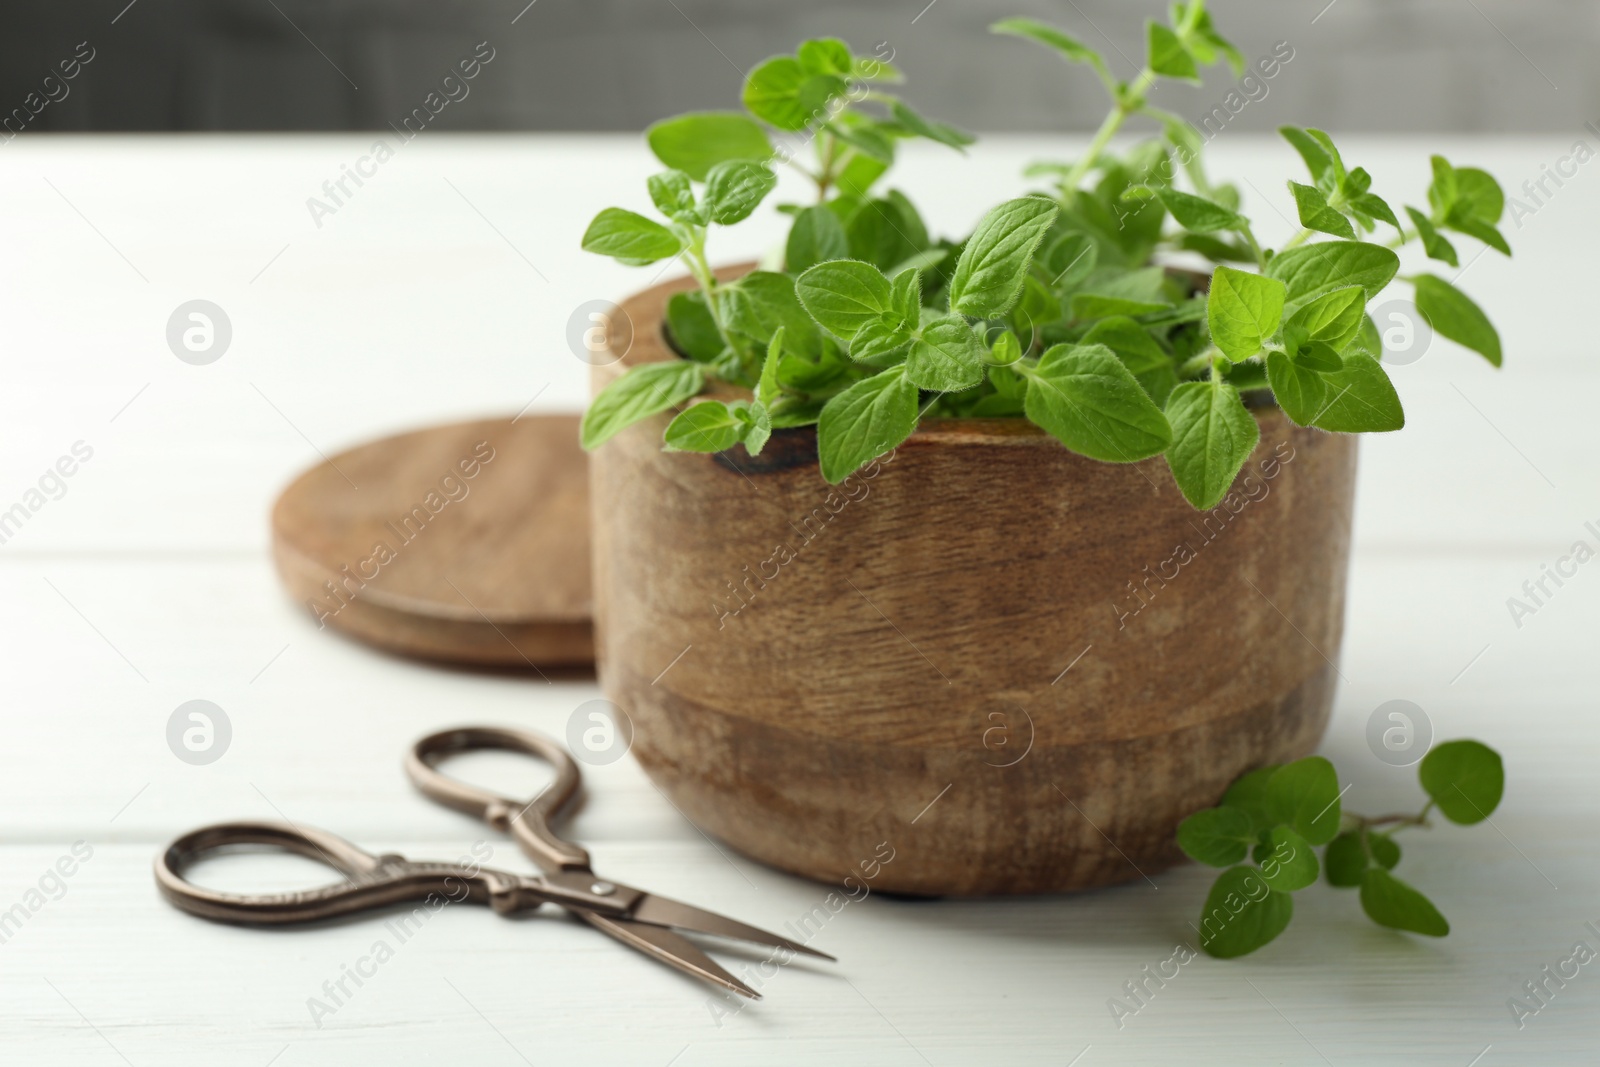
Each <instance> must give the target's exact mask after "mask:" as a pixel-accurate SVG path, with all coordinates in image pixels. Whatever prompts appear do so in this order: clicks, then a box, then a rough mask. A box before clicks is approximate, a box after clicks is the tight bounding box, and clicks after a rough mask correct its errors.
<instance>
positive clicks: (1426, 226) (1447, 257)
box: [1406, 205, 1461, 267]
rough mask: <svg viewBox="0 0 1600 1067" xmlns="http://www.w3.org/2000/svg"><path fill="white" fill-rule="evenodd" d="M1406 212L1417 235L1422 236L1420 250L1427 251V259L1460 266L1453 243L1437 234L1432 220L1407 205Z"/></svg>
mask: <svg viewBox="0 0 1600 1067" xmlns="http://www.w3.org/2000/svg"><path fill="white" fill-rule="evenodd" d="M1406 214H1407V215H1410V216H1411V222H1412V224H1413V225H1415V226H1416V228H1417V236H1418V237H1421V238H1422V250H1423V251H1424V252H1426V253H1428V258H1429V259H1437V260H1439V261H1440V262H1441V263H1448V264H1450V265H1451V266H1452V267H1459V266H1461V261H1460V260H1459V259H1458V258H1457V257H1456V248H1455V245H1453V244H1451V243H1450V242H1449V241H1448V240H1446V239H1445V238H1444V237H1441V236H1440V235H1439V231H1438V230H1436V229H1434V226H1433V221H1432V220H1431V219H1429V218H1428V216H1426V215H1424V214H1423V213H1422V212H1420V211H1418V210H1417V209H1416V208H1414V207H1411V206H1409V205H1407V207H1406Z"/></svg>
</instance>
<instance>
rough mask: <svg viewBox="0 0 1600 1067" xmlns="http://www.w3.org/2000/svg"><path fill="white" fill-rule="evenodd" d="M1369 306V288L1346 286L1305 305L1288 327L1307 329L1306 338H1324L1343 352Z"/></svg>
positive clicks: (1321, 339) (1327, 342)
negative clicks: (1367, 293) (1367, 294)
mask: <svg viewBox="0 0 1600 1067" xmlns="http://www.w3.org/2000/svg"><path fill="white" fill-rule="evenodd" d="M1366 309H1367V300H1366V290H1365V289H1362V288H1361V286H1359V285H1351V286H1346V287H1345V288H1343V289H1335V290H1334V291H1333V292H1331V293H1327V294H1325V295H1323V296H1319V297H1317V298H1316V299H1315V300H1312V301H1310V302H1309V303H1307V304H1305V305H1304V306H1302V307H1301V308H1300V310H1299V311H1297V312H1295V313H1294V314H1293V315H1291V316H1290V317H1289V322H1288V326H1289V327H1291V328H1293V327H1298V328H1300V329H1302V330H1304V331H1305V334H1306V336H1305V340H1309V341H1322V342H1324V343H1326V344H1327V345H1328V346H1329V347H1330V348H1332V349H1333V350H1334V351H1335V352H1342V351H1344V349H1345V348H1346V347H1347V346H1348V345H1349V344H1350V342H1351V341H1353V340H1355V336H1356V334H1357V333H1358V332H1360V330H1361V322H1362V319H1363V318H1364V317H1365V315H1366ZM1333 369H1337V367H1335V368H1333Z"/></svg>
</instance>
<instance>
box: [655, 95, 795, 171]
mask: <svg viewBox="0 0 1600 1067" xmlns="http://www.w3.org/2000/svg"><path fill="white" fill-rule="evenodd" d="M645 139H646V140H647V141H648V142H649V144H650V150H651V151H652V152H654V153H655V154H656V158H657V159H659V160H661V162H662V163H664V164H666V165H667V166H669V167H672V168H674V169H676V170H681V171H683V172H684V173H685V174H687V175H689V177H691V178H693V179H694V180H695V181H705V178H706V172H707V171H709V170H710V169H711V168H712V167H713V166H715V165H716V164H718V163H721V162H723V161H724V160H729V159H753V160H763V159H770V158H772V142H771V141H769V140H768V139H767V133H766V131H765V130H763V129H762V128H761V127H760V125H758V124H757V123H755V122H753V121H751V119H750V118H749V116H747V115H741V114H739V113H738V112H737V111H698V112H693V113H691V114H688V115H678V116H677V117H675V118H670V119H664V120H662V121H661V122H658V123H656V124H655V125H653V126H651V127H650V128H649V129H648V130H646V131H645Z"/></svg>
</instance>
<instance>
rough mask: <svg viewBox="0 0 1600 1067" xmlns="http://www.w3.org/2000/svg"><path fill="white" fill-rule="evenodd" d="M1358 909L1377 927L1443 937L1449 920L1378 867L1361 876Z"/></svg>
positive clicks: (1368, 869)
mask: <svg viewBox="0 0 1600 1067" xmlns="http://www.w3.org/2000/svg"><path fill="white" fill-rule="evenodd" d="M1361 910H1362V911H1364V912H1366V913H1367V917H1368V918H1370V919H1371V920H1372V921H1373V922H1375V923H1377V924H1378V925H1379V926H1387V927H1390V928H1392V929H1395V930H1409V931H1411V932H1412V933H1414V934H1426V935H1427V936H1429V937H1444V936H1445V935H1446V934H1448V933H1449V932H1450V923H1449V922H1448V921H1447V920H1446V919H1445V917H1444V916H1443V915H1441V914H1439V909H1438V908H1436V907H1434V906H1433V902H1432V901H1430V900H1429V899H1428V898H1427V897H1425V896H1423V895H1422V894H1421V893H1419V892H1417V891H1416V890H1415V889H1413V888H1411V886H1409V885H1407V884H1406V883H1405V882H1402V881H1401V880H1400V879H1398V878H1396V877H1395V876H1394V875H1392V874H1390V873H1389V872H1388V871H1386V870H1384V869H1383V868H1381V867H1369V868H1367V870H1366V872H1365V873H1364V874H1363V875H1362V876H1361Z"/></svg>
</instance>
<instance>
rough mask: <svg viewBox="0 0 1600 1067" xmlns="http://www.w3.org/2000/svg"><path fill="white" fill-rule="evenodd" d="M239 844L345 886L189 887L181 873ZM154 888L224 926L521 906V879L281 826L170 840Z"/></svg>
mask: <svg viewBox="0 0 1600 1067" xmlns="http://www.w3.org/2000/svg"><path fill="white" fill-rule="evenodd" d="M241 845H265V846H267V847H269V848H276V849H279V850H281V851H284V852H292V853H295V854H297V855H300V856H305V857H306V858H307V859H312V860H316V861H317V862H319V863H322V864H325V865H326V866H329V867H332V868H333V869H334V870H336V871H338V872H340V873H341V874H343V875H344V876H345V880H344V881H343V882H338V883H334V884H331V885H326V886H319V887H317V888H316V889H306V890H297V891H293V892H286V893H226V892H222V891H220V890H216V889H206V888H204V887H201V886H197V885H195V884H194V883H192V882H190V881H189V880H188V879H186V878H185V877H184V875H183V872H184V870H185V869H186V868H187V867H189V866H190V865H192V864H193V863H194V862H195V861H196V860H198V859H200V858H202V857H203V856H206V855H207V854H209V853H213V852H216V851H218V850H222V849H228V848H234V847H237V846H241ZM155 874H156V884H157V885H159V886H160V888H161V893H162V895H163V896H165V897H166V898H167V900H168V901H170V902H171V903H172V904H173V905H175V906H176V907H178V908H181V909H182V910H184V911H187V912H189V913H191V914H193V915H199V916H201V917H202V918H206V919H217V920H220V921H223V922H235V923H262V924H270V925H276V924H281V923H299V922H314V921H316V920H318V919H330V918H334V917H336V916H341V915H349V914H352V913H354V912H359V911H367V910H369V909H373V908H382V907H387V906H389V905H393V904H397V903H400V902H402V901H409V900H428V899H429V898H430V897H438V898H441V899H443V900H446V901H450V902H460V901H464V900H470V901H473V902H477V903H490V904H493V905H494V906H495V907H496V910H500V911H505V910H509V909H510V908H511V907H512V904H513V901H517V904H516V906H525V905H522V904H521V903H520V896H521V895H520V894H519V892H518V890H519V888H520V884H521V880H519V879H517V878H516V877H515V876H511V875H506V874H503V873H501V872H498V871H490V870H486V869H482V868H479V869H478V870H476V871H474V872H470V873H469V872H466V871H463V870H462V869H460V868H458V867H454V866H452V865H450V864H444V863H413V862H411V861H410V860H407V859H405V858H404V857H403V856H397V855H393V854H387V855H382V856H374V855H373V854H372V853H370V852H367V851H365V850H363V849H361V848H358V847H357V846H355V845H353V844H351V843H350V842H349V841H346V840H345V839H344V838H342V837H338V836H336V835H334V834H330V833H327V832H326V831H323V830H313V829H302V828H300V827H296V826H287V825H283V824H280V823H269V822H262V823H252V822H237V823H218V824H216V825H214V826H202V827H200V828H199V829H197V830H190V831H189V832H188V833H186V834H184V835H182V836H181V837H178V838H176V839H175V840H173V841H172V843H171V844H169V845H168V846H167V847H166V848H165V849H163V850H162V851H161V852H160V853H159V854H158V855H157V856H156V863H155Z"/></svg>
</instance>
